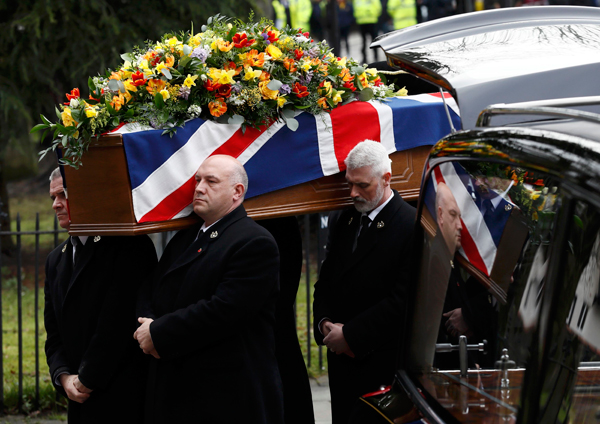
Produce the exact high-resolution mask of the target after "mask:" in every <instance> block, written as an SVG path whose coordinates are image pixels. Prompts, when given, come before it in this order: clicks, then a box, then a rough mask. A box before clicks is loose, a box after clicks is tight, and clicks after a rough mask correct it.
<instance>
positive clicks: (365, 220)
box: [352, 215, 371, 251]
mask: <svg viewBox="0 0 600 424" xmlns="http://www.w3.org/2000/svg"><path fill="white" fill-rule="evenodd" d="M370 223H371V218H369V217H368V216H367V215H363V216H362V217H361V218H360V227H358V232H357V234H356V241H355V242H354V248H353V249H352V251H355V250H356V248H357V247H358V245H359V244H360V243H362V242H363V241H364V239H365V236H366V234H367V229H368V228H369V224H370Z"/></svg>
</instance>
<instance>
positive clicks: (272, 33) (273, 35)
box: [265, 31, 279, 43]
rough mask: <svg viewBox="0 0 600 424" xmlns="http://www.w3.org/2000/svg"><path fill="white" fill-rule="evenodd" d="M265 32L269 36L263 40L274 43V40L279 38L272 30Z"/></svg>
mask: <svg viewBox="0 0 600 424" xmlns="http://www.w3.org/2000/svg"><path fill="white" fill-rule="evenodd" d="M266 34H267V35H268V36H269V38H267V39H266V40H265V41H269V42H271V43H274V42H275V41H277V40H279V38H277V37H276V36H275V33H274V32H273V31H267V32H266Z"/></svg>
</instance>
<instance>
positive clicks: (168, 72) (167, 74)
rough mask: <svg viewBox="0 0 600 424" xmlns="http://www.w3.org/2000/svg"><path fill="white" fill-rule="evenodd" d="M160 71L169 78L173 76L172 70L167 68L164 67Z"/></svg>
mask: <svg viewBox="0 0 600 424" xmlns="http://www.w3.org/2000/svg"><path fill="white" fill-rule="evenodd" d="M160 72H162V74H163V75H164V76H165V77H167V79H172V78H173V76H172V75H171V71H169V70H168V69H167V68H163V69H161V70H160Z"/></svg>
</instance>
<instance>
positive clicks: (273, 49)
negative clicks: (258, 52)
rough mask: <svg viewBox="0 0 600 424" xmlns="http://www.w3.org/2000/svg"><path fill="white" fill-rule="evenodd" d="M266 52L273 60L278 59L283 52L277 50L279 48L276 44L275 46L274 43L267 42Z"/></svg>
mask: <svg viewBox="0 0 600 424" xmlns="http://www.w3.org/2000/svg"><path fill="white" fill-rule="evenodd" d="M266 52H267V54H268V55H269V56H271V57H272V58H273V59H275V60H277V59H279V58H280V57H281V55H282V54H283V53H281V50H279V48H277V46H275V45H274V44H269V45H268V46H267V48H266Z"/></svg>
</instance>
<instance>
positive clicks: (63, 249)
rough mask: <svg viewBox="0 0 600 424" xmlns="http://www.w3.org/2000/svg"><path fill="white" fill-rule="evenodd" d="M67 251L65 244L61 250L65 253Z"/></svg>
mask: <svg viewBox="0 0 600 424" xmlns="http://www.w3.org/2000/svg"><path fill="white" fill-rule="evenodd" d="M66 251H67V245H66V244H65V245H64V246H63V248H62V252H63V253H65V252H66Z"/></svg>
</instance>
